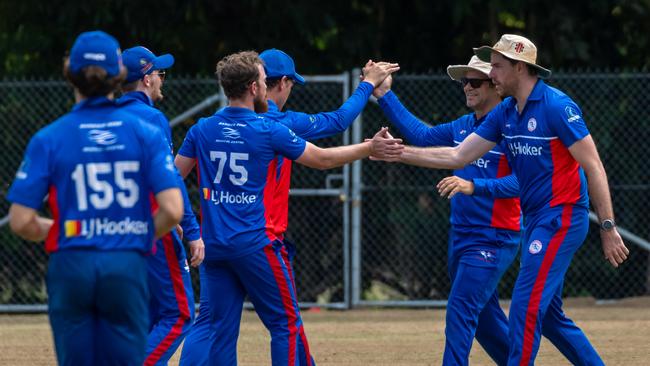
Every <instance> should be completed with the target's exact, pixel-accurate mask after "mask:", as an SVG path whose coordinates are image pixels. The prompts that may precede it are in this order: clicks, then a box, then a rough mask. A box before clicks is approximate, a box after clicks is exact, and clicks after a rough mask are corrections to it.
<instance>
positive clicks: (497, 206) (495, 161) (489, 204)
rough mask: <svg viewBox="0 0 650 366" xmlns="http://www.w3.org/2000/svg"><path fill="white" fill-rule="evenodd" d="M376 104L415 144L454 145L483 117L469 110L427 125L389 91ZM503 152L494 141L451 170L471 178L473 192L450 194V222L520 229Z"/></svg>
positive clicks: (515, 188) (512, 183)
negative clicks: (474, 157) (447, 120)
mask: <svg viewBox="0 0 650 366" xmlns="http://www.w3.org/2000/svg"><path fill="white" fill-rule="evenodd" d="M379 105H380V106H381V108H382V110H383V111H384V114H385V115H386V116H387V117H388V118H389V119H390V120H391V121H392V122H393V123H394V124H395V126H397V128H398V129H399V130H400V132H402V134H404V136H405V137H406V138H407V139H408V141H409V142H410V143H412V144H414V145H417V146H455V145H458V144H460V143H461V142H463V140H465V138H466V137H467V136H469V135H470V134H471V133H472V132H474V131H475V130H476V129H477V128H478V127H479V126H480V125H481V123H483V120H484V119H485V117H483V118H481V119H480V120H477V119H476V116H475V115H474V114H473V113H471V114H466V115H464V116H462V117H460V118H459V119H457V120H455V121H453V122H450V123H444V124H440V125H437V126H434V127H428V126H426V125H425V124H424V123H422V122H421V121H420V120H418V119H417V118H416V117H415V116H414V115H413V114H411V113H410V112H409V111H408V110H407V109H406V108H404V106H403V105H402V103H400V101H399V99H398V98H397V96H396V95H395V94H394V93H393V92H392V91H389V92H388V93H386V94H385V95H384V96H383V97H382V98H380V99H379ZM504 152H505V147H504V146H503V145H497V146H495V147H494V149H492V150H491V151H489V152H488V153H487V154H485V155H484V156H482V157H481V158H479V159H477V160H476V161H473V162H472V163H471V164H468V165H467V166H466V167H464V168H463V169H457V170H454V175H456V176H458V177H460V178H463V179H465V180H469V181H473V182H474V194H473V195H471V196H467V195H464V194H457V195H455V196H454V197H452V199H451V223H452V225H455V226H472V227H475V226H483V227H494V228H498V229H507V230H514V231H519V230H520V226H521V225H520V216H521V211H520V207H519V198H516V197H517V196H519V185H518V182H517V178H516V177H515V176H514V175H512V174H511V173H512V172H511V169H510V166H509V165H508V161H507V159H506V156H505V153H504ZM496 178H500V179H496Z"/></svg>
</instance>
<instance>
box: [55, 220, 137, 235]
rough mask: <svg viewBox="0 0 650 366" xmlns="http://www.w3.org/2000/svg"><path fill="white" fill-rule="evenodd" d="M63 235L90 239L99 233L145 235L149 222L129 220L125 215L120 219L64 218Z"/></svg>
mask: <svg viewBox="0 0 650 366" xmlns="http://www.w3.org/2000/svg"><path fill="white" fill-rule="evenodd" d="M64 228H65V237H66V238H72V237H77V236H80V237H85V238H86V239H90V238H92V237H94V236H100V235H146V234H147V233H148V231H149V224H148V223H147V222H146V221H137V220H131V218H129V217H127V218H125V219H124V220H121V221H109V220H108V219H107V218H105V217H104V218H101V219H100V218H94V219H88V220H66V221H65V223H64Z"/></svg>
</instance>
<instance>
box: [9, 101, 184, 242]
mask: <svg viewBox="0 0 650 366" xmlns="http://www.w3.org/2000/svg"><path fill="white" fill-rule="evenodd" d="M173 172H174V164H173V161H172V158H171V155H170V154H169V153H167V148H166V146H165V143H164V139H163V137H162V135H161V134H160V132H159V131H158V130H157V129H154V128H153V127H151V126H149V125H147V124H143V123H141V122H140V121H139V120H138V119H137V118H135V117H134V116H133V115H132V114H130V113H127V112H124V111H122V110H121V109H120V108H118V107H117V106H116V104H115V103H114V102H113V101H111V100H109V99H107V98H105V97H98V98H90V99H87V100H85V101H83V102H81V103H78V104H77V105H75V107H74V108H73V110H72V111H71V112H70V113H68V114H66V115H64V116H63V117H61V118H59V119H58V120H56V121H55V122H53V123H52V124H50V125H48V126H47V127H45V128H43V129H41V130H40V131H39V132H38V133H36V135H34V137H33V138H32V139H31V141H30V142H29V145H28V146H27V151H26V153H25V158H24V160H23V163H22V165H21V167H20V169H19V171H18V173H17V174H16V180H15V181H14V184H13V185H12V187H11V189H10V191H9V200H10V201H11V202H13V203H17V204H21V205H23V206H27V207H30V208H33V209H39V208H40V207H41V206H42V202H43V198H44V197H45V196H46V195H47V194H48V193H49V198H48V201H49V206H50V209H51V211H52V217H53V219H54V225H53V226H52V229H51V230H50V232H49V234H48V237H47V240H46V243H45V244H46V246H45V248H46V250H47V251H48V252H53V251H57V250H65V249H77V248H90V249H97V250H139V251H142V252H147V251H149V250H150V249H151V244H152V240H153V234H154V229H153V222H152V216H151V204H150V200H149V197H150V194H151V193H154V194H156V193H158V192H160V191H162V190H165V189H169V188H176V187H177V180H176V179H175V177H174V173H173Z"/></svg>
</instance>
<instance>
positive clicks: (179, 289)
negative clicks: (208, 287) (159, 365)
mask: <svg viewBox="0 0 650 366" xmlns="http://www.w3.org/2000/svg"><path fill="white" fill-rule="evenodd" d="M161 240H162V243H163V248H164V249H165V258H166V259H167V268H168V269H169V276H170V278H171V280H172V286H173V288H174V295H175V296H176V303H177V304H178V312H179V316H178V319H177V320H176V323H174V325H173V326H172V328H171V329H170V330H169V333H167V335H166V336H165V338H163V340H162V341H160V343H159V344H158V346H157V347H156V348H155V349H154V350H153V351H152V352H151V353H150V354H149V355H147V358H146V359H145V360H144V365H146V366H148V365H155V364H156V362H158V360H160V358H161V357H162V356H163V355H164V354H165V352H167V351H168V350H169V348H170V347H171V346H172V344H173V343H174V341H175V340H176V339H177V338H178V337H179V336H180V335H181V333H182V332H183V326H184V325H185V323H187V322H189V321H190V318H191V317H190V309H189V305H188V299H187V294H186V293H185V283H184V282H183V274H182V273H181V268H180V266H179V265H178V256H177V255H176V251H175V250H174V241H173V240H172V234H170V233H167V234H165V235H164V236H163V237H162V239H161ZM192 305H194V304H192Z"/></svg>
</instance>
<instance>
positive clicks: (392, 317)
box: [0, 298, 650, 366]
mask: <svg viewBox="0 0 650 366" xmlns="http://www.w3.org/2000/svg"><path fill="white" fill-rule="evenodd" d="M565 310H566V313H567V315H568V316H569V317H571V318H573V319H574V320H575V321H576V323H577V324H578V325H579V326H580V327H582V329H583V330H584V331H585V332H586V334H587V336H588V337H589V338H590V340H591V341H592V343H593V344H594V346H595V347H596V349H597V350H598V352H599V353H600V354H601V356H602V358H603V360H604V361H605V364H607V365H648V364H649V361H648V360H649V359H650V347H648V345H649V344H650V340H649V337H650V298H636V299H626V300H622V301H619V302H616V303H612V304H608V305H594V304H593V301H591V300H586V299H581V300H569V301H567V303H566V306H565ZM303 317H304V321H305V329H306V331H307V336H308V338H309V340H310V346H311V348H312V352H313V354H314V357H315V359H316V362H317V364H318V365H319V366H322V365H439V364H441V361H442V352H443V348H444V317H445V311H444V310H443V309H418V310H410V309H409V310H406V309H360V310H352V311H325V310H322V311H313V310H311V311H304V312H303ZM179 354H180V352H177V353H176V355H175V356H174V358H173V359H172V361H171V362H170V365H176V364H177V363H178V356H179ZM470 363H471V364H472V365H492V364H493V363H492V362H491V360H490V359H489V358H488V357H487V355H486V354H485V352H484V351H483V350H482V349H481V348H480V346H478V345H477V344H475V346H474V347H473V349H472V354H471V359H470ZM536 363H537V364H538V365H568V364H569V363H568V362H567V361H566V359H564V358H563V356H562V355H561V354H560V353H559V352H558V351H557V350H556V349H555V348H554V347H553V346H552V345H551V344H550V343H549V342H548V341H546V340H544V341H543V342H542V346H541V349H540V352H539V355H538V357H537V362H536ZM52 364H55V360H54V351H53V346H52V339H51V334H50V328H49V324H48V322H47V317H46V316H45V315H0V365H52ZM239 364H240V365H270V357H269V337H268V335H267V332H266V330H265V329H264V327H263V326H262V324H261V322H260V321H259V320H258V319H257V316H256V315H255V313H254V312H251V311H246V312H244V316H243V319H242V327H241V335H240V337H239Z"/></svg>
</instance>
